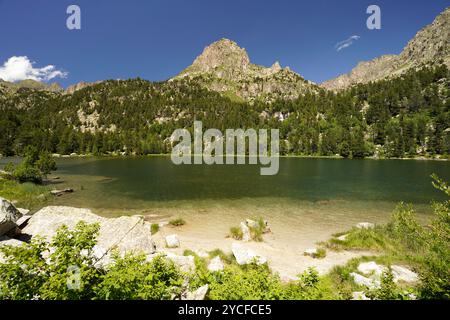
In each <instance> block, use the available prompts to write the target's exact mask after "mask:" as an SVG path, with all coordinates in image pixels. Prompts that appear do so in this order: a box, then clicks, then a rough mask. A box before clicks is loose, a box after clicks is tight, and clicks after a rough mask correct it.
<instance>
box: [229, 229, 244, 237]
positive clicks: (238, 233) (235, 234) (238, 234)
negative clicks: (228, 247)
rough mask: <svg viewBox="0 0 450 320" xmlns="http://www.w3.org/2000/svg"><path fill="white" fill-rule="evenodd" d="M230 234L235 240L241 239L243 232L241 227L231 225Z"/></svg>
mask: <svg viewBox="0 0 450 320" xmlns="http://www.w3.org/2000/svg"><path fill="white" fill-rule="evenodd" d="M230 234H231V237H232V238H233V239H236V240H242V238H243V237H244V233H243V232H242V229H241V228H240V227H231V228H230Z"/></svg>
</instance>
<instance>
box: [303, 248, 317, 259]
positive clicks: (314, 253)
mask: <svg viewBox="0 0 450 320" xmlns="http://www.w3.org/2000/svg"><path fill="white" fill-rule="evenodd" d="M303 255H305V256H309V257H313V258H315V257H316V256H317V249H316V248H309V249H306V250H305V251H304V252H303Z"/></svg>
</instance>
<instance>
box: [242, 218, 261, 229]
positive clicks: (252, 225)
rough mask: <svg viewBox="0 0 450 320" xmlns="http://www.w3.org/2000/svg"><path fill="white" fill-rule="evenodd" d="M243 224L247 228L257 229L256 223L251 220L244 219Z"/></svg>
mask: <svg viewBox="0 0 450 320" xmlns="http://www.w3.org/2000/svg"><path fill="white" fill-rule="evenodd" d="M245 224H246V225H247V226H249V227H250V228H258V222H256V221H255V220H252V219H246V220H245Z"/></svg>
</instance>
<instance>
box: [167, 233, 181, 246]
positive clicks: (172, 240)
mask: <svg viewBox="0 0 450 320" xmlns="http://www.w3.org/2000/svg"><path fill="white" fill-rule="evenodd" d="M166 246H167V248H178V247H179V246H180V239H178V236H177V235H176V234H171V235H169V236H167V237H166Z"/></svg>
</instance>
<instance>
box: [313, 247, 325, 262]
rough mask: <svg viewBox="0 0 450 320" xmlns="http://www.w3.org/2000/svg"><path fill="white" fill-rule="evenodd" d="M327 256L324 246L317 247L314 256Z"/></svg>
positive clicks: (320, 257) (321, 257)
mask: <svg viewBox="0 0 450 320" xmlns="http://www.w3.org/2000/svg"><path fill="white" fill-rule="evenodd" d="M326 256H327V250H325V249H324V248H319V249H317V251H316V256H315V257H316V258H318V259H323V258H325V257H326Z"/></svg>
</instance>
